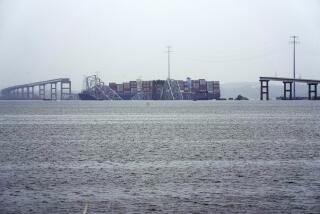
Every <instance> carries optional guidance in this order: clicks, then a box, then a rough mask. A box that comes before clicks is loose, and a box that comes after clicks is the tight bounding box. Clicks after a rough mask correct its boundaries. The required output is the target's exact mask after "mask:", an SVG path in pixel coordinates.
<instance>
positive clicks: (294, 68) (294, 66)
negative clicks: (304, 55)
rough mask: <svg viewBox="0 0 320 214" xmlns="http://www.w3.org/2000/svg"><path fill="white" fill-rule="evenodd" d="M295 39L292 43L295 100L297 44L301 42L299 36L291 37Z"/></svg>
mask: <svg viewBox="0 0 320 214" xmlns="http://www.w3.org/2000/svg"><path fill="white" fill-rule="evenodd" d="M291 38H292V39H293V40H292V41H291V43H292V44H293V99H296V81H295V79H296V44H298V43H299V42H298V41H297V39H298V38H299V37H298V36H291Z"/></svg>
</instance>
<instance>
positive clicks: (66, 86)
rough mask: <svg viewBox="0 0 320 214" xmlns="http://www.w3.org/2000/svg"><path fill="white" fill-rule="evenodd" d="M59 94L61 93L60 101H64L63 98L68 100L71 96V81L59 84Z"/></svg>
mask: <svg viewBox="0 0 320 214" xmlns="http://www.w3.org/2000/svg"><path fill="white" fill-rule="evenodd" d="M60 87H61V89H60V92H61V98H60V99H61V100H64V99H65V96H67V97H68V98H69V97H70V95H71V81H68V82H61V83H60Z"/></svg>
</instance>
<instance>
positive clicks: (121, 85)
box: [117, 84, 123, 92]
mask: <svg viewBox="0 0 320 214" xmlns="http://www.w3.org/2000/svg"><path fill="white" fill-rule="evenodd" d="M117 91H119V92H120V91H123V84H117Z"/></svg>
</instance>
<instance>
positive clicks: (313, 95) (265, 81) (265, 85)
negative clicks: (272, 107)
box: [260, 77, 320, 100]
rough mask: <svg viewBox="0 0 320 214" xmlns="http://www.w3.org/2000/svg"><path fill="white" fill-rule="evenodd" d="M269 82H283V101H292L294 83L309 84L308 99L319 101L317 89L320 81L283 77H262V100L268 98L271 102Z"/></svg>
mask: <svg viewBox="0 0 320 214" xmlns="http://www.w3.org/2000/svg"><path fill="white" fill-rule="evenodd" d="M269 81H281V82H283V99H285V100H287V99H289V100H291V99H292V84H293V82H301V83H307V85H308V99H309V100H312V99H318V95H317V87H318V84H319V83H320V80H310V79H292V78H283V77H260V84H261V87H260V100H263V99H264V97H266V100H269ZM264 95H265V96H264Z"/></svg>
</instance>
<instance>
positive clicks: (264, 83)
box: [260, 80, 269, 100]
mask: <svg viewBox="0 0 320 214" xmlns="http://www.w3.org/2000/svg"><path fill="white" fill-rule="evenodd" d="M260 84H261V86H260V100H263V97H264V96H263V95H264V94H265V95H266V100H269V80H260Z"/></svg>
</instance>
